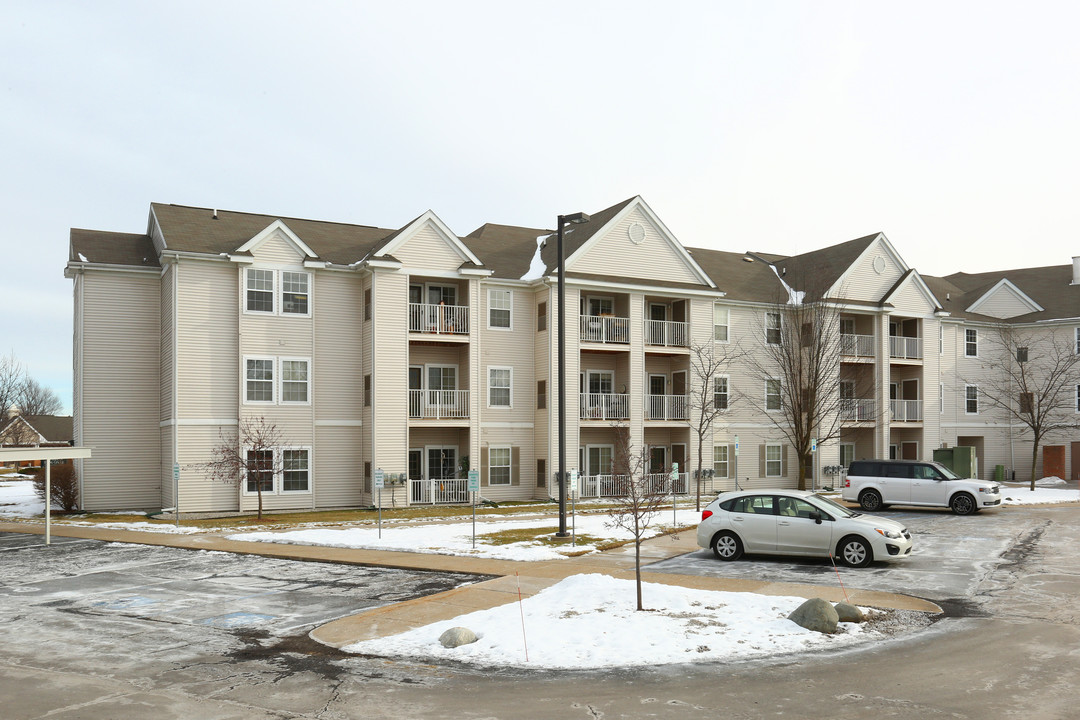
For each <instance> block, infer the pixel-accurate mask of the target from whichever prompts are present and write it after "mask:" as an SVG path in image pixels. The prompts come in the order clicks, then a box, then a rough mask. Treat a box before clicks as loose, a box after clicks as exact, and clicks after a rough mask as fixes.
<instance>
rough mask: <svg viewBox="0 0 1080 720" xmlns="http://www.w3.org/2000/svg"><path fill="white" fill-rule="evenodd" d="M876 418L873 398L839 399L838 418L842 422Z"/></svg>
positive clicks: (870, 420)
mask: <svg viewBox="0 0 1080 720" xmlns="http://www.w3.org/2000/svg"><path fill="white" fill-rule="evenodd" d="M876 419H877V403H876V402H874V400H872V399H870V400H860V399H857V398H841V399H840V420H841V421H842V422H873V421H874V420H876Z"/></svg>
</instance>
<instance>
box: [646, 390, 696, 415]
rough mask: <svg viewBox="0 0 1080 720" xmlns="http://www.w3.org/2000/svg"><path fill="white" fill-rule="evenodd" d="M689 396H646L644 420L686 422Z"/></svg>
mask: <svg viewBox="0 0 1080 720" xmlns="http://www.w3.org/2000/svg"><path fill="white" fill-rule="evenodd" d="M689 405H690V402H689V396H687V395H646V396H645V419H646V420H686V419H687V418H688V417H689V414H688V413H689Z"/></svg>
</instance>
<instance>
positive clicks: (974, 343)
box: [964, 328, 979, 357]
mask: <svg viewBox="0 0 1080 720" xmlns="http://www.w3.org/2000/svg"><path fill="white" fill-rule="evenodd" d="M964 357H979V331H978V330H975V329H974V328H967V329H965V330H964Z"/></svg>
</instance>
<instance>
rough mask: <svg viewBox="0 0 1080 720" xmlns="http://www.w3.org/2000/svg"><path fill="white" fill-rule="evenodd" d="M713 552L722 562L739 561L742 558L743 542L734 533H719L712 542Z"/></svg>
mask: <svg viewBox="0 0 1080 720" xmlns="http://www.w3.org/2000/svg"><path fill="white" fill-rule="evenodd" d="M712 551H713V554H714V555H716V557H718V558H720V559H721V560H738V559H739V558H740V557H742V542H741V541H740V540H739V537H738V536H737V535H736V534H735V533H733V532H722V533H717V535H716V537H714V538H713V541H712Z"/></svg>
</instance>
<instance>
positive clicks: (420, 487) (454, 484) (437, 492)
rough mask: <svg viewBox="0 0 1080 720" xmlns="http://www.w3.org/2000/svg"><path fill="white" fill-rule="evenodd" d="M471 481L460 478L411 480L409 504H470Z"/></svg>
mask: <svg viewBox="0 0 1080 720" xmlns="http://www.w3.org/2000/svg"><path fill="white" fill-rule="evenodd" d="M469 500H470V498H469V481H468V480H466V479H458V478H442V479H438V478H413V479H411V480H409V504H411V505H448V504H452V503H467V502H469Z"/></svg>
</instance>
